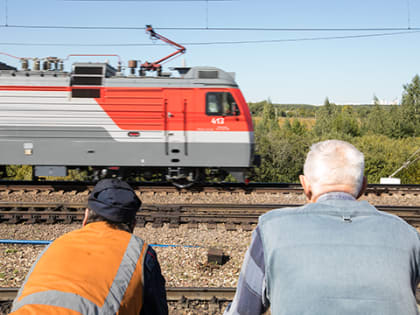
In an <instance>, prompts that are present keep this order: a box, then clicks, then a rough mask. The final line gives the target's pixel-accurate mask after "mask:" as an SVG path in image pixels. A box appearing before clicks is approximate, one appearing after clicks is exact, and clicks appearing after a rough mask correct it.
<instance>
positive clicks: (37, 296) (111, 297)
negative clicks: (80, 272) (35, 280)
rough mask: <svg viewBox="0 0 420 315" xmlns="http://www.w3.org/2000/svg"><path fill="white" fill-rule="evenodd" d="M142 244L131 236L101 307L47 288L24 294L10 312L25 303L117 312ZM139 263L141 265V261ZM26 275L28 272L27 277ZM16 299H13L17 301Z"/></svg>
mask: <svg viewBox="0 0 420 315" xmlns="http://www.w3.org/2000/svg"><path fill="white" fill-rule="evenodd" d="M143 246H144V242H143V240H142V239H140V238H138V237H136V236H135V235H132V236H131V239H130V242H129V243H128V246H127V249H126V251H125V253H124V256H123V259H122V261H121V264H120V266H119V267H118V272H117V274H116V276H115V278H114V281H113V283H112V285H111V288H110V289H109V293H108V296H107V297H106V299H105V302H104V304H103V306H102V307H99V306H98V305H96V304H95V303H93V302H91V301H90V300H88V299H86V298H84V297H82V296H80V295H77V294H74V293H68V292H61V291H56V290H48V291H42V292H37V293H33V294H30V295H28V296H25V297H24V298H23V299H22V300H20V301H19V302H17V303H16V304H14V305H13V308H12V312H14V311H16V310H17V309H19V308H20V307H22V306H24V305H26V304H43V305H50V306H59V307H64V308H68V309H70V310H73V311H76V312H79V313H82V314H115V313H117V312H118V309H119V308H120V305H121V301H122V299H123V297H124V294H125V291H126V290H127V287H128V284H129V283H130V280H131V277H132V275H133V273H134V270H135V269H136V265H137V262H138V260H139V259H140V255H141V253H142V249H143ZM144 257H145V255H143V257H142V260H144ZM141 263H142V265H143V261H142V262H141ZM34 265H35V264H34ZM32 269H33V267H32ZM28 277H29V274H28V276H27V278H28ZM23 287H24V286H22V288H21V290H20V292H19V295H20V293H21V292H22V290H23ZM19 295H18V297H19ZM17 299H18V298H17ZM17 299H16V300H15V301H17Z"/></svg>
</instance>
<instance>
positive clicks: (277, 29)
mask: <svg viewBox="0 0 420 315" xmlns="http://www.w3.org/2000/svg"><path fill="white" fill-rule="evenodd" d="M0 28H23V29H72V30H145V29H146V28H145V27H144V26H87V25H85V26H77V25H25V24H8V25H5V24H2V25H0ZM154 29H155V30H165V31H171V30H173V31H239V32H241V31H242V32H243V31H245V32H248V31H262V32H269V31H270V32H372V31H418V30H420V27H351V28H340V27H332V28H314V27H307V28H292V27H154Z"/></svg>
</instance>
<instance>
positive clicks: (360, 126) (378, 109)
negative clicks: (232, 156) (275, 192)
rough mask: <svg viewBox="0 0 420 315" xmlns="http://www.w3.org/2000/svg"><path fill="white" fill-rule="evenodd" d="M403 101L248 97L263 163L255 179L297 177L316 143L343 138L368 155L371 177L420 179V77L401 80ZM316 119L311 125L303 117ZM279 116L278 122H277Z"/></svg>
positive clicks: (376, 179)
mask: <svg viewBox="0 0 420 315" xmlns="http://www.w3.org/2000/svg"><path fill="white" fill-rule="evenodd" d="M403 87H404V91H403V94H402V98H401V104H400V105H386V106H383V105H380V104H379V101H378V99H377V98H376V97H375V98H374V105H369V106H360V105H358V106H349V105H336V104H334V103H332V102H330V101H329V100H328V98H327V99H326V100H325V102H324V105H323V106H311V105H275V104H272V102H271V101H270V100H267V101H263V102H258V103H250V104H249V107H250V110H251V112H252V113H253V117H254V128H255V138H256V151H257V154H259V155H260V156H261V166H260V167H257V168H255V169H254V171H253V174H252V176H251V180H252V181H258V182H297V181H298V176H299V174H302V172H303V164H304V160H305V157H306V153H307V152H308V150H309V147H310V145H311V144H312V143H315V142H318V141H322V140H326V139H340V140H345V141H348V142H350V143H352V144H354V145H355V146H356V147H357V148H358V149H359V150H361V151H362V152H363V153H364V155H365V173H366V176H367V178H368V182H369V183H379V180H380V178H381V177H388V176H390V175H391V174H393V173H394V172H395V171H396V170H398V169H399V168H400V167H401V166H403V165H405V164H408V163H407V161H412V162H413V163H411V164H409V165H408V166H407V167H405V168H403V169H402V170H401V171H400V172H398V173H397V174H395V177H398V178H400V179H401V182H402V183H410V184H420V151H418V150H419V149H420V78H419V76H418V75H416V76H415V77H414V78H413V79H412V81H411V82H410V83H408V84H406V85H404V86H403ZM308 117H311V118H313V119H314V120H315V122H314V124H313V126H311V127H308V126H307V125H306V124H304V123H303V122H302V118H308ZM279 121H280V123H279Z"/></svg>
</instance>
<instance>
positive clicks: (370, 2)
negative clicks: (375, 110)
mask: <svg viewBox="0 0 420 315" xmlns="http://www.w3.org/2000/svg"><path fill="white" fill-rule="evenodd" d="M147 24H150V25H152V26H153V27H154V29H155V30H156V32H158V33H159V34H162V35H163V36H165V37H167V38H169V39H171V40H173V41H175V42H178V43H181V44H183V45H184V46H185V47H186V49H187V50H186V54H184V55H183V56H181V57H179V58H176V59H174V60H172V61H170V62H168V63H165V64H164V70H165V69H167V68H168V67H176V66H180V65H183V64H186V65H187V66H215V67H218V68H221V69H223V70H225V71H228V72H235V73H236V81H237V83H238V84H239V86H240V88H241V90H242V93H243V94H244V96H245V99H246V100H247V101H248V102H257V101H263V100H267V99H270V100H271V101H272V102H273V103H281V104H323V103H324V100H325V98H326V97H328V99H329V100H330V101H331V102H334V103H337V104H370V103H372V102H373V98H374V96H376V97H378V98H379V99H380V100H381V101H383V102H384V103H391V102H395V101H397V102H399V101H400V100H401V95H402V92H403V85H404V84H407V83H410V82H411V80H412V78H413V77H414V76H415V75H416V74H418V73H420V53H419V52H420V0H352V1H343V0H318V1H313V0H293V1H291V0H289V1H283V0H267V1H255V0H254V1H251V0H231V1H229V0H207V1H205V0H184V1H177V0H167V1H161V0H149V1H148V0H115V1H112V0H102V1H101V0H78V1H77V0H39V1H33V0H0V52H3V53H7V54H11V55H14V56H18V57H38V58H40V57H47V56H56V57H59V58H66V57H67V56H68V55H70V54H118V55H119V56H120V57H121V60H122V61H123V64H127V61H128V60H130V59H136V60H140V61H141V62H145V61H150V62H151V61H155V60H158V59H160V58H162V57H164V56H166V55H168V54H169V53H172V52H173V51H174V48H173V47H171V46H168V45H164V44H162V43H161V42H159V41H157V42H156V41H152V40H151V39H150V38H149V36H148V35H147V34H146V32H145V25H147ZM35 26H36V27H35ZM92 28H96V29H92ZM232 29H236V30H232ZM267 29H270V30H267ZM362 29H363V30H362ZM104 58H106V59H107V60H109V62H110V63H111V64H113V65H116V63H117V58H115V57H97V58H95V59H94V58H93V57H89V58H83V57H79V58H76V57H70V58H69V59H68V60H67V61H66V69H70V66H71V63H72V62H75V61H103V60H104ZM0 61H1V62H5V63H7V64H10V65H14V66H17V65H18V64H19V63H18V61H17V60H16V59H14V58H11V57H8V56H6V55H1V54H0Z"/></svg>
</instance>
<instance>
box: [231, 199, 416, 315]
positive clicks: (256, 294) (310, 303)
mask: <svg viewBox="0 0 420 315" xmlns="http://www.w3.org/2000/svg"><path fill="white" fill-rule="evenodd" d="M419 261H420V241H419V236H418V233H417V231H416V230H415V229H414V228H413V227H411V226H410V225H408V224H407V223H406V222H404V221H403V220H402V219H400V218H398V217H396V216H393V215H390V214H386V213H383V212H380V211H378V210H376V209H375V208H374V207H373V206H371V205H369V204H368V203H367V202H365V201H362V202H358V201H355V200H354V198H353V197H352V196H350V195H348V194H343V193H329V194H326V195H323V196H321V197H320V198H319V199H318V201H317V203H314V204H307V205H305V206H303V207H300V208H294V209H292V208H289V209H278V210H273V211H270V212H268V213H266V214H265V215H263V216H262V217H261V218H260V221H259V224H258V227H257V229H256V230H255V231H254V233H253V239H252V243H251V246H250V248H249V250H248V251H247V253H246V255H245V261H244V265H243V268H242V270H241V274H240V277H239V281H238V289H237V292H236V295H235V298H234V301H233V302H232V304H231V305H230V307H228V309H227V310H226V312H225V314H241V315H243V314H262V313H263V312H264V311H265V309H266V308H267V307H268V305H271V313H272V314H276V315H277V314H284V315H298V314H299V315H303V314H311V315H314V314H320V315H321V314H322V315H329V314H335V315H336V314H340V315H347V314H348V315H350V314H352V315H354V314H361V315H370V314H371V315H374V314H375V315H388V314H389V315H391V314H392V315H395V314H404V315H412V314H413V315H414V314H418V312H417V305H416V300H415V290H416V287H417V284H418V282H419V269H420V268H419Z"/></svg>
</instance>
